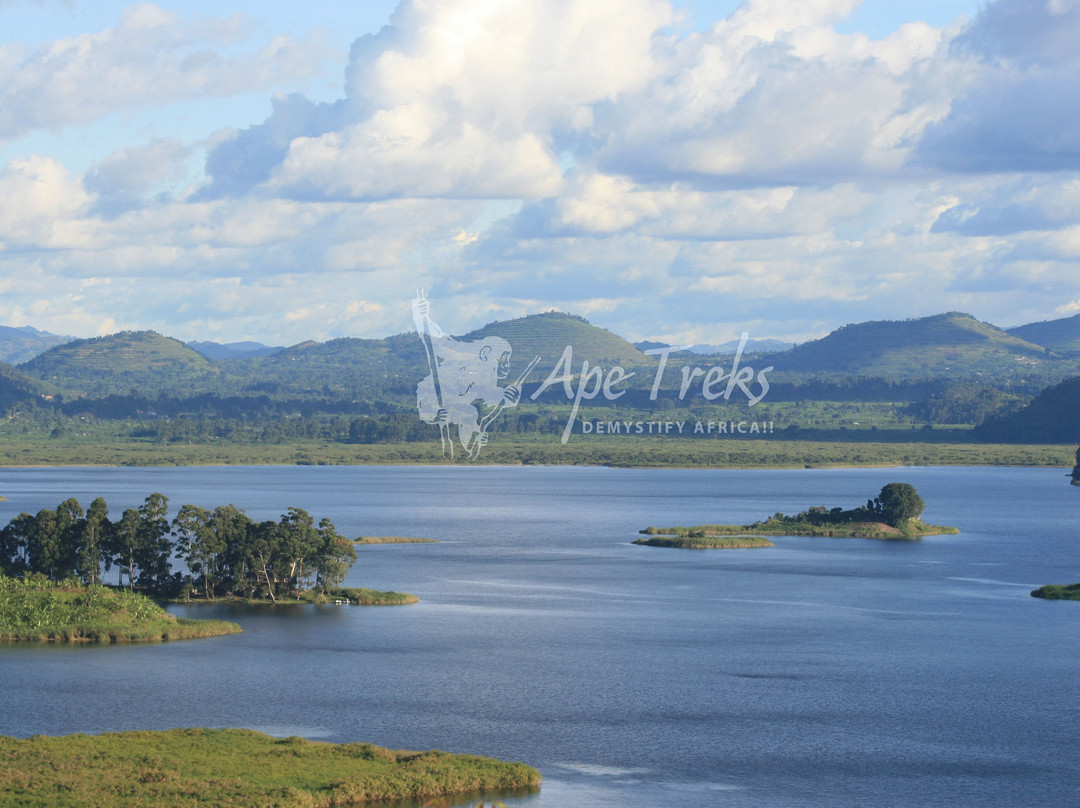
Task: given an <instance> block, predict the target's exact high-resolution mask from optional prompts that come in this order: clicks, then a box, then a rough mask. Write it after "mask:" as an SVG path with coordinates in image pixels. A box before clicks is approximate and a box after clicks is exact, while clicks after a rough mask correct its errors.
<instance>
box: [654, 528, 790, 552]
mask: <svg viewBox="0 0 1080 808" xmlns="http://www.w3.org/2000/svg"><path fill="white" fill-rule="evenodd" d="M707 527H708V526H701V527H691V528H685V527H672V528H663V529H659V530H658V529H657V528H652V527H649V528H645V530H643V531H641V532H642V533H647V534H649V538H647V539H637V540H635V541H634V544H646V545H648V546H649V547H679V548H682V549H685V550H734V549H740V548H747V547H772V546H773V543H772V542H771V541H769V540H768V539H766V538H765V537H763V536H749V535H746V534H738V535H735V534H726V533H710V532H709V531H708V530H707Z"/></svg>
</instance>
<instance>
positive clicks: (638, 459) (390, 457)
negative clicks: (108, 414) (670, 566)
mask: <svg viewBox="0 0 1080 808" xmlns="http://www.w3.org/2000/svg"><path fill="white" fill-rule="evenodd" d="M912 434H916V433H907V435H908V436H910V435H912ZM919 434H920V436H922V435H923V434H925V436H926V438H927V439H926V440H925V441H921V442H907V441H900V440H894V439H891V438H890V439H888V440H886V436H885V435H883V434H882V431H880V430H879V431H878V432H872V433H871V432H870V431H869V430H867V431H866V433H865V434H864V435H863V438H864V439H860V440H855V439H853V437H854V433H847V434H846V436H845V438H844V440H843V441H841V440H779V439H767V440H766V439H763V438H762V439H734V438H727V439H715V438H714V439H699V440H694V439H687V438H664V437H638V436H610V437H609V436H603V437H598V436H595V435H578V434H574V435H573V436H571V438H570V441H569V442H568V443H567V444H565V445H563V444H561V443H559V440H558V436H551V435H538V436H522V435H507V434H494V435H492V436H491V442H490V443H489V444H488V446H487V447H485V449H484V450H483V452H482V453H481V455H480V459H479V460H478V461H474V462H469V461H461V460H460V459H459V461H458V463H459V464H461V465H487V464H498V465H518V464H529V465H594V466H615V467H636V468H832V467H841V466H1044V467H1056V468H1071V467H1072V466H1073V465H1074V464H1075V462H1076V445H1075V444H1071V445H1069V444H990V443H972V442H948V441H943V440H942V437H943V436H942V435H941V434H939V432H938V431H937V430H935V431H934V432H932V433H919ZM866 435H873V436H875V440H872V441H871V440H865V437H866ZM829 437H830V438H832V437H838V436H829ZM896 437H900V436H896ZM931 437H932V438H934V440H933V441H931V440H930V438H931ZM946 437H947V436H946ZM938 441H941V442H938ZM446 462H447V461H446V460H445V459H444V458H443V456H442V452H441V450H440V448H439V445H438V442H437V441H435V442H432V443H401V444H373V445H357V444H345V443H334V442H329V441H303V442H297V443H291V444H282V445H262V444H229V443H208V444H170V445H162V444H160V443H155V442H152V441H136V440H120V439H105V438H102V437H100V436H96V435H89V436H87V437H85V438H84V437H80V436H77V435H76V436H72V437H70V438H63V439H57V440H50V439H48V438H46V437H38V436H33V435H21V434H13V433H10V432H9V433H3V432H0V466H215V465H413V464H423V465H442V464H445V463H446Z"/></svg>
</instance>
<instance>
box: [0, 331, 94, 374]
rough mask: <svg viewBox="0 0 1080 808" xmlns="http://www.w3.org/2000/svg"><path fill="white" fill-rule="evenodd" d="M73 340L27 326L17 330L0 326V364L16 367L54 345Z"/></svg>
mask: <svg viewBox="0 0 1080 808" xmlns="http://www.w3.org/2000/svg"><path fill="white" fill-rule="evenodd" d="M73 339H75V338H74V337H61V336H59V335H57V334H50V333H49V332H48V331H38V330H37V329H36V328H34V327H33V326H29V325H24V326H20V327H18V328H13V327H12V326H7V325H0V362H7V363H8V364H9V365H18V364H19V363H20V362H26V361H28V360H30V359H33V358H34V357H35V356H37V355H38V354H40V353H44V352H45V351H47V350H49V348H52V347H53V346H54V345H63V344H64V343H65V342H71V341H72V340H73Z"/></svg>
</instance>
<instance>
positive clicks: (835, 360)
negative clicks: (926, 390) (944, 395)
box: [770, 312, 1077, 384]
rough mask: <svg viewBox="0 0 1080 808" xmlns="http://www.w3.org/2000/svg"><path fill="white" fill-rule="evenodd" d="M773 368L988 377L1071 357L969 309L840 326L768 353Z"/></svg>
mask: <svg viewBox="0 0 1080 808" xmlns="http://www.w3.org/2000/svg"><path fill="white" fill-rule="evenodd" d="M770 361H771V362H773V364H775V366H776V369H777V371H801V372H814V371H817V372H820V371H832V372H847V373H857V374H860V375H864V376H876V377H880V378H885V379H928V378H947V379H953V380H958V379H971V378H979V377H983V378H985V379H986V380H987V381H988V382H993V383H995V384H1001V383H1008V382H1019V381H1021V380H1026V379H1029V378H1033V377H1034V378H1050V379H1051V380H1052V381H1058V380H1060V379H1061V378H1063V377H1065V376H1067V375H1072V373H1075V372H1076V370H1077V363H1076V362H1075V361H1071V360H1065V359H1062V358H1061V357H1058V356H1055V355H1053V354H1051V353H1050V352H1048V351H1047V350H1046V349H1045V348H1043V347H1042V346H1040V345H1035V344H1033V343H1031V342H1027V341H1025V340H1023V339H1021V338H1019V337H1017V336H1014V335H1012V334H1009V333H1007V332H1005V331H1002V330H1001V329H1000V328H998V327H996V326H993V325H990V324H989V323H983V322H980V321H978V320H976V319H975V318H974V317H972V316H971V315H969V314H962V313H959V312H950V313H948V314H938V315H935V316H932V317H923V318H919V319H913V320H897V321H893V320H885V321H873V322H866V323H858V324H854V325H846V326H844V327H843V328H839V329H837V330H836V331H833V332H832V333H831V334H829V335H828V336H826V337H822V338H821V339H818V340H813V341H812V342H807V343H804V344H803V345H799V346H798V347H796V348H794V349H792V350H791V351H788V352H787V353H784V354H775V355H773V356H772V357H770Z"/></svg>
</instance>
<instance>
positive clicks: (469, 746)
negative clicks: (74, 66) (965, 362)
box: [0, 466, 1080, 808]
mask: <svg viewBox="0 0 1080 808" xmlns="http://www.w3.org/2000/svg"><path fill="white" fill-rule="evenodd" d="M897 481H899V482H910V483H912V484H913V485H914V486H915V487H916V488H917V489H918V491H919V493H920V494H921V495H922V496H923V498H924V499H925V500H926V503H927V509H926V513H925V514H924V518H925V519H926V520H927V521H929V522H933V523H936V524H946V525H955V526H957V527H959V528H960V530H961V533H960V535H958V536H940V537H930V538H926V539H923V540H922V541H918V542H883V541H874V540H860V539H826V538H805V537H803V538H800V537H790V538H789V537H781V538H777V539H775V542H776V547H773V548H764V549H749V550H714V551H692V550H674V549H665V548H653V547H643V546H635V545H633V544H631V543H630V542H632V541H633V539H635V538H636V537H637V531H638V530H640V529H641V528H644V527H646V526H648V525H657V526H660V525H677V524H700V523H706V522H733V523H741V522H749V521H754V520H756V519H760V518H764V517H766V516H768V515H771V514H773V513H775V512H777V511H783V512H785V513H793V512H796V511H800V510H805V509H806V508H808V507H810V506H813V505H827V506H830V507H831V506H834V505H840V506H843V507H845V508H849V507H854V506H856V505H859V504H863V503H865V502H866V500H867V499H868V498H872V497H874V496H875V495H876V494H877V493H878V492H879V491H880V489H881V487H882V486H883V485H885V484H886V483H889V482H897ZM155 491H156V492H161V493H163V494H165V495H166V496H167V497H169V500H170V505H171V508H172V512H173V513H174V514H175V510H176V509H177V508H178V507H179V506H180V505H182V504H187V503H191V504H196V505H202V506H204V507H213V506H215V505H219V504H227V503H230V502H231V503H234V504H235V505H237V506H238V507H240V508H242V509H244V510H245V511H247V513H248V515H250V516H252V517H253V518H255V519H277V518H278V517H279V516H280V515H281V513H283V512H284V510H285V509H286V508H287V507H288V506H290V505H296V506H299V507H302V508H305V509H307V510H308V511H310V512H311V513H312V515H314V516H315V517H316V519H318V518H321V517H323V516H327V517H329V518H330V519H331V520H332V521H333V522H334V523H335V525H336V526H337V527H338V529H339V531H340V532H341V533H343V534H344V535H346V536H356V535H395V536H401V535H404V536H418V537H424V538H434V539H439V540H440V543H438V544H412V545H382V546H366V547H360V548H358V550H359V556H360V559H359V561H358V562H357V564H356V566H355V567H354V568H353V571H352V574H351V575H350V578H349V581H348V582H347V583H348V584H349V585H354V586H368V587H372V588H376V589H395V590H399V591H407V592H412V593H414V594H416V595H418V596H419V597H420V598H421V602H420V603H419V604H416V605H412V606H401V607H371V608H360V607H334V606H326V607H315V606H300V607H294V608H290V609H280V610H277V611H274V610H273V609H272V608H263V607H247V608H235V607H234V608H228V607H219V606H191V607H174V608H173V609H172V611H174V612H175V613H177V614H181V615H184V616H191V617H221V618H225V619H229V620H235V621H236V622H239V623H240V624H241V625H242V626H243V628H244V633H243V634H241V635H237V636H232V637H220V638H214V639H208V640H196V641H189V642H183V643H173V644H164V645H152V646H130V647H125V646H107V647H80V648H72V647H63V646H59V647H50V646H12V645H8V646H4V647H0V734H6V735H15V736H22V737H25V736H29V735H33V734H37V733H45V734H65V733H71V732H90V733H95V732H103V731H112V730H127V729H164V728H168V727H183V726H210V727H225V726H230V727H250V728H254V729H259V730H262V731H265V732H269V733H273V734H277V735H302V736H305V737H308V738H313V739H319V740H329V741H356V740H362V741H370V742H373V743H377V744H380V745H384V746H389V747H393V748H409V749H427V748H440V749H445V750H447V751H451V752H469V753H475V754H483V755H492V756H496V757H500V758H504V759H512V760H522V761H524V762H526V763H529V764H530V765H533V766H535V767H537V768H538V769H540V771H541V772H542V774H543V775H544V786H543V788H542V790H541V792H540V793H539V794H537V795H534V796H528V797H522V798H513V799H506V800H505V802H506V803H507V804H508V805H516V806H528V808H570V806H573V808H594V807H598V806H604V807H605V808H608V807H611V808H661V807H662V806H675V805H678V806H690V807H692V806H710V808H712V807H713V806H737V807H739V808H742V807H744V806H746V807H748V806H754V807H755V808H760V807H761V806H770V807H771V808H786V807H787V806H792V807H794V806H800V807H805V806H813V807H814V808H818V807H819V806H820V807H821V808H828V807H830V806H851V807H852V808H854V806H859V808H864V807H865V806H885V805H895V806H950V807H951V806H955V805H962V806H1003V805H1040V804H1047V805H1049V804H1059V805H1060V804H1065V803H1066V802H1068V801H1069V800H1070V799H1073V798H1074V797H1075V795H1076V794H1077V793H1080V753H1078V751H1077V745H1076V741H1075V738H1074V737H1073V736H1074V733H1075V728H1076V726H1077V720H1078V718H1080V707H1078V704H1080V699H1078V697H1077V693H1078V686H1080V664H1078V663H1080V603H1073V602H1047V601H1042V600H1038V599H1036V598H1032V597H1030V596H1029V592H1030V590H1032V589H1034V588H1035V587H1037V586H1039V585H1041V584H1046V583H1070V582H1074V581H1077V580H1080V531H1078V529H1077V527H1078V525H1080V489H1077V488H1075V487H1070V486H1069V485H1068V484H1067V480H1066V477H1065V475H1064V472H1063V471H1062V470H1047V469H1019V468H905V469H842V470H813V469H811V470H792V471H745V470H739V471H720V470H716V471H713V470H684V471H680V470H629V469H607V468H588V467H581V468H578V467H520V468H517V467H515V468H503V467H476V468H457V467H319V466H311V467H309V466H297V467H254V468H252V467H222V468H216V467H215V468H139V469H135V468H130V469H116V468H112V469H94V468H57V469H5V470H0V494H3V495H4V496H6V497H7V500H8V501H7V502H0V517H2V520H3V522H2V523H6V522H7V521H8V520H10V519H11V518H12V517H13V516H15V515H16V514H18V513H19V512H20V511H29V512H35V511H36V510H38V509H40V508H43V507H55V506H56V505H58V504H59V503H60V502H61V501H62V500H64V499H66V498H67V497H69V496H74V497H76V498H78V499H79V501H80V502H81V503H82V504H83V506H84V507H85V506H87V505H89V503H90V501H91V500H92V499H93V498H94V497H96V496H99V495H100V496H104V497H105V498H106V500H107V502H108V503H109V509H110V515H111V516H112V517H113V518H119V516H120V514H121V512H122V511H123V509H124V508H128V507H135V506H137V505H139V504H140V503H141V502H142V500H143V499H144V498H145V497H146V496H147V495H148V494H150V493H152V492H155ZM114 575H115V570H114V571H113V573H111V574H110V578H109V579H110V580H114V579H113V578H112V576H114ZM1069 794H1072V795H1074V797H1072V798H1070V797H1068V795H1069ZM473 804H475V800H473Z"/></svg>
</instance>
